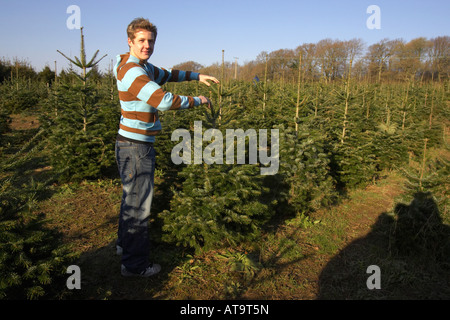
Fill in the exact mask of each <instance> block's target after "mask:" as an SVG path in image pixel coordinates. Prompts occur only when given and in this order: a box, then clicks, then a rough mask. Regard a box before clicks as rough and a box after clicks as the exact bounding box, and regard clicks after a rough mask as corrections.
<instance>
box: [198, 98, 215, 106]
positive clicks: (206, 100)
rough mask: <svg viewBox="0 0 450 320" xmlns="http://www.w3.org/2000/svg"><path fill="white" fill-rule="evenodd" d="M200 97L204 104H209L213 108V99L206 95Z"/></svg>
mask: <svg viewBox="0 0 450 320" xmlns="http://www.w3.org/2000/svg"><path fill="white" fill-rule="evenodd" d="M199 98H200V100H201V102H202V104H208V108H209V109H211V107H212V102H211V100H209V99H208V98H207V97H204V96H199Z"/></svg>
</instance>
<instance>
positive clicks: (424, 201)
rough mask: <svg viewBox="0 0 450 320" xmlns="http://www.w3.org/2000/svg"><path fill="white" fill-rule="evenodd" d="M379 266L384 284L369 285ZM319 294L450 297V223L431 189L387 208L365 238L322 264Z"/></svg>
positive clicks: (338, 296) (355, 297)
mask: <svg viewBox="0 0 450 320" xmlns="http://www.w3.org/2000/svg"><path fill="white" fill-rule="evenodd" d="M371 265H376V266H378V267H379V268H380V283H381V288H380V289H371V290H370V289H368V286H367V281H371V280H368V279H369V277H371V276H372V274H373V273H372V272H369V273H367V268H368V267H369V266H371ZM319 286H320V293H319V296H318V299H328V300H332V299H333V300H334V299H339V300H341V299H349V300H363V299H408V300H416V299H420V300H426V299H449V298H450V227H449V226H447V225H445V224H443V223H442V219H441V216H440V213H439V210H438V206H437V204H436V202H435V201H434V199H433V196H432V194H431V193H424V192H418V193H416V194H414V199H413V200H412V201H411V203H410V204H409V205H406V204H403V203H399V204H397V205H396V207H395V209H394V214H391V213H383V214H381V215H380V216H379V218H378V220H377V222H376V223H375V224H374V226H373V227H372V230H371V232H370V233H369V234H368V235H367V236H365V237H364V238H360V239H357V240H355V241H353V242H352V243H351V244H350V245H348V246H347V247H346V248H344V249H343V250H342V251H341V252H340V253H339V254H338V255H336V256H335V257H334V258H333V259H332V260H331V261H330V262H329V263H328V264H327V265H326V266H325V268H324V269H323V270H322V272H321V274H320V278H319Z"/></svg>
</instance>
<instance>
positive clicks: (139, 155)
mask: <svg viewBox="0 0 450 320" xmlns="http://www.w3.org/2000/svg"><path fill="white" fill-rule="evenodd" d="M115 152H116V161H117V166H118V168H119V174H120V178H121V179H122V186H123V194H122V202H121V205H120V216H119V228H118V233H117V245H119V246H121V247H122V249H123V254H122V264H123V265H124V266H125V267H126V268H127V269H128V270H129V271H130V272H134V273H139V272H141V271H143V270H144V269H145V268H147V267H148V266H149V265H150V262H149V254H150V240H149V233H148V232H149V230H148V219H149V217H150V208H151V205H152V199H153V189H154V173H155V157H156V152H155V149H154V148H153V146H152V145H147V144H141V143H133V142H128V141H116V150H115Z"/></svg>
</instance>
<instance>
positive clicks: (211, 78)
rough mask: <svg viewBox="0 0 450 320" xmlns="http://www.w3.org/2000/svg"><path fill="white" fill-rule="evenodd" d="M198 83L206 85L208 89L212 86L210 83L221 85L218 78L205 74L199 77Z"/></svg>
mask: <svg viewBox="0 0 450 320" xmlns="http://www.w3.org/2000/svg"><path fill="white" fill-rule="evenodd" d="M198 81H200V82H202V83H204V84H206V85H207V86H208V87H209V86H210V85H211V84H210V83H209V82H208V81H212V82H214V83H219V80H217V79H216V78H214V77H211V76H207V75H205V74H200V75H199V77H198Z"/></svg>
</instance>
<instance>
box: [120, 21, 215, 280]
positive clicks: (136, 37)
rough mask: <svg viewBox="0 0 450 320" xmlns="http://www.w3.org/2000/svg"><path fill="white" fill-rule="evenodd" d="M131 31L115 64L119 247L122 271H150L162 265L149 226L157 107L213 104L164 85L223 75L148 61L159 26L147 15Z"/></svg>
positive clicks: (145, 274) (127, 273)
mask: <svg viewBox="0 0 450 320" xmlns="http://www.w3.org/2000/svg"><path fill="white" fill-rule="evenodd" d="M127 34H128V45H129V47H130V52H129V53H126V54H123V55H120V56H117V63H116V65H115V67H114V74H115V76H116V79H117V88H118V90H119V100H120V105H121V109H122V116H121V118H120V128H119V132H118V136H117V141H116V160H117V165H118V168H119V173H120V177H121V179H122V184H123V195H122V202H121V206H120V216H119V228H118V239H117V250H118V253H119V254H122V266H121V273H122V275H124V276H133V275H136V276H143V277H148V276H151V275H154V274H156V273H158V272H159V271H160V270H161V267H160V266H159V265H157V264H153V263H152V262H150V261H149V251H150V243H149V236H148V226H147V222H148V219H149V216H150V208H151V204H152V198H153V187H154V184H153V177H154V170H155V156H156V152H155V150H154V148H153V143H154V141H155V136H156V135H157V134H158V132H159V131H160V130H161V128H162V127H161V123H160V121H159V118H158V111H166V110H180V109H187V108H192V107H195V106H199V105H202V104H207V105H208V106H210V105H211V102H210V101H209V99H207V98H206V97H204V96H199V97H189V96H180V95H175V94H172V93H170V92H165V91H163V90H162V88H161V87H160V86H161V85H163V84H164V83H166V82H168V81H176V82H179V81H190V80H198V81H200V82H202V83H205V84H206V85H208V86H209V85H210V83H209V82H208V81H212V82H213V83H218V82H219V81H218V80H217V79H216V78H214V77H211V76H207V75H202V74H199V73H195V72H189V71H180V70H172V71H171V72H169V71H167V70H165V69H160V68H157V67H155V66H154V65H152V64H151V63H149V62H148V61H147V60H148V59H149V58H150V56H151V55H152V53H153V50H154V47H155V41H156V36H157V29H156V27H155V26H154V25H153V24H152V23H150V22H149V21H148V20H147V19H143V18H137V19H135V20H133V21H132V22H131V23H130V24H129V25H128V28H127Z"/></svg>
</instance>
